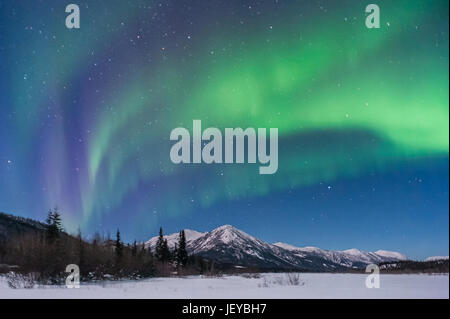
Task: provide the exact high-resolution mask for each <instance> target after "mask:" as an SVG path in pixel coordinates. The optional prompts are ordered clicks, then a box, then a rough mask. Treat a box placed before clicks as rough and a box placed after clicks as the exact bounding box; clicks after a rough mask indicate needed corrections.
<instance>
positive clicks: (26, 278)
mask: <svg viewBox="0 0 450 319" xmlns="http://www.w3.org/2000/svg"><path fill="white" fill-rule="evenodd" d="M36 278H37V275H36V274H34V273H30V274H27V275H22V274H18V273H15V272H9V273H8V274H7V275H6V280H7V282H8V286H9V287H10V288H13V289H24V288H25V289H31V288H33V287H34V286H35V284H36Z"/></svg>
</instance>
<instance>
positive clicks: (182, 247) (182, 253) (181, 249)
mask: <svg viewBox="0 0 450 319" xmlns="http://www.w3.org/2000/svg"><path fill="white" fill-rule="evenodd" d="M176 258H177V264H178V265H179V266H186V263H187V260H188V254H187V250H186V234H185V233H184V230H182V231H180V235H179V239H178V249H177V253H176Z"/></svg>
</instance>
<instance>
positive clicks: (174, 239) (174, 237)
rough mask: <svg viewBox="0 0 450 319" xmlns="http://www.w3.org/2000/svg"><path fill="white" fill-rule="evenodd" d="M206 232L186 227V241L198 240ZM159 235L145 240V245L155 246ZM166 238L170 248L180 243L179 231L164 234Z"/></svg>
mask: <svg viewBox="0 0 450 319" xmlns="http://www.w3.org/2000/svg"><path fill="white" fill-rule="evenodd" d="M204 234H205V233H200V232H198V231H195V230H191V229H185V230H184V235H185V236H186V242H190V241H193V240H196V239H197V238H199V237H202V236H203V235H204ZM158 238H159V237H158V236H155V237H152V238H150V239H149V240H148V241H146V242H145V247H151V248H154V247H155V246H156V242H157V241H158ZM164 239H167V245H168V246H169V248H171V249H173V248H174V247H175V244H178V240H179V233H174V234H171V235H167V236H164Z"/></svg>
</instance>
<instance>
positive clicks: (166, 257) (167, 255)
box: [161, 239, 171, 262]
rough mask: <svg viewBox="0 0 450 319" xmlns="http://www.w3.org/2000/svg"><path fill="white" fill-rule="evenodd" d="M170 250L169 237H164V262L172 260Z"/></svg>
mask: <svg viewBox="0 0 450 319" xmlns="http://www.w3.org/2000/svg"><path fill="white" fill-rule="evenodd" d="M170 259H171V258H170V250H169V245H168V244H167V239H164V244H163V247H162V260H161V261H163V262H167V261H170Z"/></svg>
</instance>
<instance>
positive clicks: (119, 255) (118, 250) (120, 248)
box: [115, 229, 123, 262]
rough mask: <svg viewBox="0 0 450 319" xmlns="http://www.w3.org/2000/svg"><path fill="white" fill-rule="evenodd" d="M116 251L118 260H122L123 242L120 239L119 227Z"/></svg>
mask: <svg viewBox="0 0 450 319" xmlns="http://www.w3.org/2000/svg"><path fill="white" fill-rule="evenodd" d="M115 251H116V261H117V262H120V261H121V259H122V256H123V243H122V241H121V240H120V231H119V229H117V233H116V242H115Z"/></svg>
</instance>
